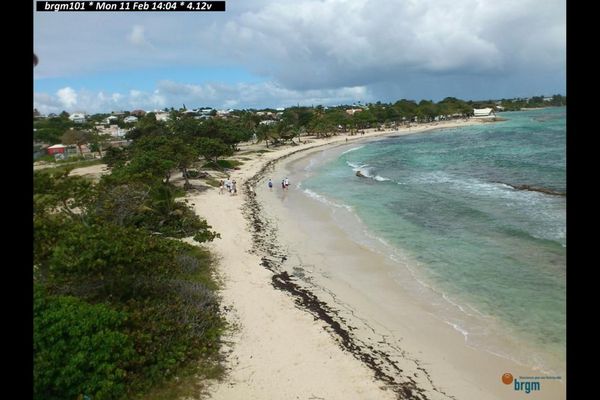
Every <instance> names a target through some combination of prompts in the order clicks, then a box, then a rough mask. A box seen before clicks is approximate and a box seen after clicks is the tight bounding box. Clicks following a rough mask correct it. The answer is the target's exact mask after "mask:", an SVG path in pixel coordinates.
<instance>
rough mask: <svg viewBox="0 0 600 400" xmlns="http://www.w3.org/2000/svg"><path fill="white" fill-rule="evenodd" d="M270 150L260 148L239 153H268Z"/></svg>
mask: <svg viewBox="0 0 600 400" xmlns="http://www.w3.org/2000/svg"><path fill="white" fill-rule="evenodd" d="M270 152H271V150H267V149H262V150H250V151H245V152H243V153H240V155H248V154H255V153H259V154H262V153H270Z"/></svg>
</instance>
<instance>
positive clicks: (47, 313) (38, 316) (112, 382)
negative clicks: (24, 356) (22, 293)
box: [33, 288, 135, 400]
mask: <svg viewBox="0 0 600 400" xmlns="http://www.w3.org/2000/svg"><path fill="white" fill-rule="evenodd" d="M125 320H126V314H125V313H122V312H117V311H114V310H111V309H110V308H108V307H107V306H105V305H102V304H97V305H92V304H89V303H86V302H84V301H82V300H79V299H77V298H75V297H69V296H47V295H45V294H44V293H43V291H42V289H40V288H36V289H35V292H34V319H33V324H34V331H33V357H34V366H33V376H34V399H40V400H41V399H44V400H54V399H56V400H58V399H75V398H77V397H78V396H79V395H88V396H91V397H92V398H93V399H95V400H102V399H117V398H120V397H121V396H122V395H123V394H124V393H125V390H126V380H127V374H126V372H125V371H126V369H127V367H128V365H129V364H130V362H131V361H132V360H133V358H134V356H135V352H134V350H133V345H132V342H131V340H130V339H129V338H128V337H127V335H126V334H125V333H123V332H122V331H121V330H122V324H123V323H124V321H125Z"/></svg>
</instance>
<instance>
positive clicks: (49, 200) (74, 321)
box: [33, 135, 225, 399]
mask: <svg viewBox="0 0 600 400" xmlns="http://www.w3.org/2000/svg"><path fill="white" fill-rule="evenodd" d="M194 156H195V153H194V151H193V148H192V147H191V146H187V145H185V144H184V142H183V140H182V139H180V138H178V137H167V136H153V135H151V136H145V135H141V136H139V138H138V139H136V140H134V142H133V144H132V145H131V146H130V147H129V148H127V149H126V150H110V151H108V152H107V155H106V157H108V159H109V161H110V165H111V168H112V174H110V175H106V176H103V177H102V179H101V180H100V182H98V183H94V182H92V181H90V180H88V179H85V178H83V177H78V176H70V175H69V172H70V170H71V169H72V167H73V165H72V164H71V165H65V166H64V167H65V168H64V169H63V168H60V167H58V168H48V169H45V170H40V171H35V172H34V214H33V220H34V289H35V299H34V300H35V301H34V381H35V382H34V398H35V399H64V398H78V397H79V396H83V395H87V396H90V397H91V398H93V399H130V398H133V399H136V398H146V397H147V396H152V393H155V391H157V392H160V391H162V390H163V387H169V386H172V384H170V383H169V381H170V380H171V379H173V378H174V377H175V376H176V374H177V375H181V374H183V375H184V376H189V377H191V376H196V375H199V376H215V375H218V374H219V373H220V372H222V368H221V367H220V364H219V360H218V349H219V342H220V336H221V334H222V331H223V329H224V326H225V325H224V321H223V319H222V317H221V315H220V312H219V302H218V297H217V296H216V295H215V290H216V289H217V283H216V282H215V281H214V278H213V277H212V275H213V268H214V261H213V260H212V258H211V256H210V254H209V253H208V252H207V251H206V250H203V249H202V248H199V247H195V246H191V245H189V244H187V243H183V242H182V241H180V240H178V239H180V238H185V237H192V238H193V239H194V240H195V241H196V242H198V243H204V242H208V241H212V240H214V238H216V237H218V236H219V235H218V233H216V232H214V231H213V230H212V228H211V227H210V226H209V225H208V224H207V223H206V221H205V220H204V219H201V218H199V217H198V216H197V215H196V214H195V213H194V212H193V211H192V210H191V208H189V206H188V205H187V203H186V202H185V201H178V200H176V197H177V196H178V195H180V194H182V189H178V188H175V187H174V186H173V185H172V184H170V183H169V177H170V171H171V169H173V168H179V169H180V170H182V171H185V170H186V168H187V167H188V166H189V165H190V164H191V163H192V162H194V161H195V160H194ZM97 162H99V160H98V161H97ZM190 379H191V378H190ZM186 387H187V388H188V389H189V390H192V389H193V386H192V385H188V386H183V387H181V388H180V390H179V391H180V392H181V391H185V389H186Z"/></svg>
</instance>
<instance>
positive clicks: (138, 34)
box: [127, 25, 148, 46]
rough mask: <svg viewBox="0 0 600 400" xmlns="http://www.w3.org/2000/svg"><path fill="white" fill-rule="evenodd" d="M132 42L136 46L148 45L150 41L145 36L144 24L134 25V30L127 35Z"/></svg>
mask: <svg viewBox="0 0 600 400" xmlns="http://www.w3.org/2000/svg"><path fill="white" fill-rule="evenodd" d="M127 39H128V40H129V42H130V43H132V44H134V45H136V46H147V45H148V42H147V41H146V38H145V37H144V27H143V26H142V25H134V26H133V30H132V31H131V33H130V34H129V36H128V37H127Z"/></svg>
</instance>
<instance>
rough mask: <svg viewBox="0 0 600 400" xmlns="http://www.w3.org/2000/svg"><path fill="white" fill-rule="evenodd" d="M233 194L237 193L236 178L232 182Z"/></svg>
mask: <svg viewBox="0 0 600 400" xmlns="http://www.w3.org/2000/svg"><path fill="white" fill-rule="evenodd" d="M231 195H232V196H236V195H237V187H236V183H235V180H234V181H233V182H231Z"/></svg>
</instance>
